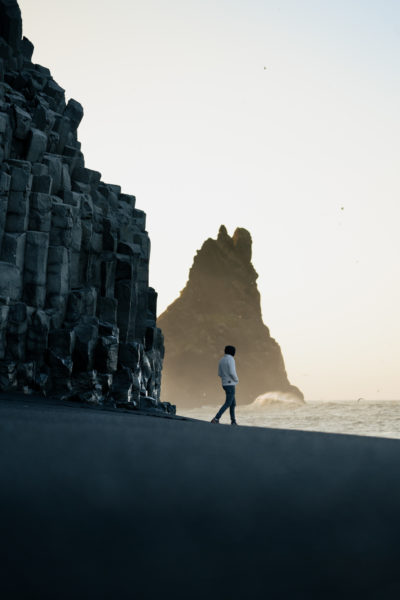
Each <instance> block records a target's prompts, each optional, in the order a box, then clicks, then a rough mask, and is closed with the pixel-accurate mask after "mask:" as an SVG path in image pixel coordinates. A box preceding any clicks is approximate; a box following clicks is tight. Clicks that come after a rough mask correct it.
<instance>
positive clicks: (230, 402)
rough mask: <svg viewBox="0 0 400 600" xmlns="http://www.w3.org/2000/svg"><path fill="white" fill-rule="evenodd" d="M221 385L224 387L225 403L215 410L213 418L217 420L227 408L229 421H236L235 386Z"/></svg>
mask: <svg viewBox="0 0 400 600" xmlns="http://www.w3.org/2000/svg"><path fill="white" fill-rule="evenodd" d="M222 387H223V388H224V390H225V393H226V400H225V404H224V405H223V406H221V408H220V409H219V411H218V412H217V414H216V416H215V418H216V419H218V421H219V419H220V418H221V417H222V415H223V414H224V412H225V411H226V409H227V408H229V412H230V415H231V421H232V423H236V419H235V406H236V400H235V386H234V385H223V386H222Z"/></svg>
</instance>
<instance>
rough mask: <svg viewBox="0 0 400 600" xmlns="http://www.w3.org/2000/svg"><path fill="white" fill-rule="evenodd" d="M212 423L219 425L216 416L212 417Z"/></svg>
mask: <svg viewBox="0 0 400 600" xmlns="http://www.w3.org/2000/svg"><path fill="white" fill-rule="evenodd" d="M211 423H216V424H217V425H219V421H218V419H216V418H215V417H214V418H213V419H212V421H211Z"/></svg>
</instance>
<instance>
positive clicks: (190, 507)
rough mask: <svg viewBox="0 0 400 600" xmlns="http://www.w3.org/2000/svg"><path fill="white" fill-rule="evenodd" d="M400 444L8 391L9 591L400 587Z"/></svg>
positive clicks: (365, 593)
mask: <svg viewBox="0 0 400 600" xmlns="http://www.w3.org/2000/svg"><path fill="white" fill-rule="evenodd" d="M399 465H400V442H399V441H396V440H384V439H376V438H363V437H353V436H340V435H330V434H319V433H304V432H297V431H283V430H269V429H258V428H247V427H238V428H232V427H230V426H222V425H219V426H213V425H210V424H208V423H202V422H194V421H185V420H174V419H164V418H156V417H146V416H140V415H135V414H118V413H116V412H104V411H101V410H93V409H84V408H79V407H73V408H67V407H57V406H54V405H52V404H51V403H48V404H44V403H41V404H35V403H34V401H33V400H32V399H29V400H28V401H27V400H21V399H19V400H11V401H10V400H8V399H6V398H5V396H0V529H1V538H0V571H1V579H0V591H1V593H0V596H1V597H2V598H4V599H7V600H8V599H9V598H17V597H18V598H29V599H34V598H35V599H36V598H40V599H47V598H51V599H52V600H58V599H64V598H68V599H71V598H95V599H103V598H104V599H106V598H107V599H108V598H109V599H119V598H138V599H142V598H165V599H167V598H188V600H189V599H192V598H216V599H222V600H225V599H226V600H231V599H233V598H243V599H247V598H288V599H292V598H293V599H297V598H304V599H305V598H307V599H313V598H316V599H320V598H322V599H325V598H335V599H339V598H356V597H358V596H360V597H361V598H374V599H379V600H381V599H383V598H395V597H399V595H398V594H399V592H400V575H399V572H400V571H399V553H400V541H399V540H400V518H399V513H400V478H399Z"/></svg>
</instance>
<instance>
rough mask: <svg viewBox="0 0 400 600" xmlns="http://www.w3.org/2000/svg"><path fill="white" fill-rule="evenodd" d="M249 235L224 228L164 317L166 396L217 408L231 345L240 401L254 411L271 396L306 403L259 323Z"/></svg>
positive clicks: (200, 255)
mask: <svg viewBox="0 0 400 600" xmlns="http://www.w3.org/2000/svg"><path fill="white" fill-rule="evenodd" d="M251 246H252V241H251V236H250V234H249V232H248V231H246V229H236V231H235V233H234V235H233V237H230V236H229V235H228V233H227V231H226V229H225V227H224V226H222V227H221V228H220V231H219V235H218V238H217V239H216V240H213V239H208V240H207V241H206V242H204V244H203V246H202V248H201V250H199V252H198V253H197V256H196V257H195V259H194V262H193V266H192V268H191V269H190V273H189V280H188V282H187V284H186V287H185V288H184V290H183V291H182V292H181V295H180V297H179V298H178V299H177V300H175V302H174V303H173V304H171V305H170V306H169V307H168V308H167V310H166V311H165V312H164V313H163V314H162V315H161V316H160V318H159V321H158V322H159V324H160V327H162V329H163V332H164V336H165V344H166V348H167V352H166V357H165V365H164V371H163V397H164V398H166V399H167V400H168V399H174V401H176V402H177V403H178V404H180V405H186V406H201V405H202V404H217V403H221V401H222V400H223V399H224V394H223V391H222V390H221V388H220V379H219V378H218V377H217V365H218V359H219V358H220V357H221V356H222V354H223V350H224V347H225V345H228V344H232V345H234V346H236V347H237V357H236V358H237V360H236V364H237V370H238V375H239V380H240V383H239V387H238V393H237V401H238V403H239V404H248V403H250V402H252V401H253V400H254V399H255V398H256V397H257V396H259V395H261V394H264V393H267V392H278V393H285V394H290V395H291V396H293V398H295V399H297V400H303V394H302V393H301V392H300V390H299V389H298V388H296V387H294V386H292V385H290V383H289V381H288V378H287V375H286V371H285V365H284V362H283V358H282V353H281V349H280V347H279V345H278V344H277V342H276V341H275V340H274V339H272V338H271V336H270V334H269V331H268V328H267V327H266V326H265V325H264V323H263V321H262V316H261V307H260V294H259V291H258V289H257V283H256V280H257V277H258V275H257V273H256V271H255V270H254V267H253V265H252V264H251Z"/></svg>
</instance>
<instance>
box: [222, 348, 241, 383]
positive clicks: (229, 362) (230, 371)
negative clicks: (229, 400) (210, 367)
mask: <svg viewBox="0 0 400 600" xmlns="http://www.w3.org/2000/svg"><path fill="white" fill-rule="evenodd" d="M218 375H219V377H221V379H222V385H236V384H237V383H239V379H238V376H237V374H236V366H235V359H234V358H233V356H232V355H231V354H224V356H223V357H222V358H221V360H220V361H219V364H218Z"/></svg>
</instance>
